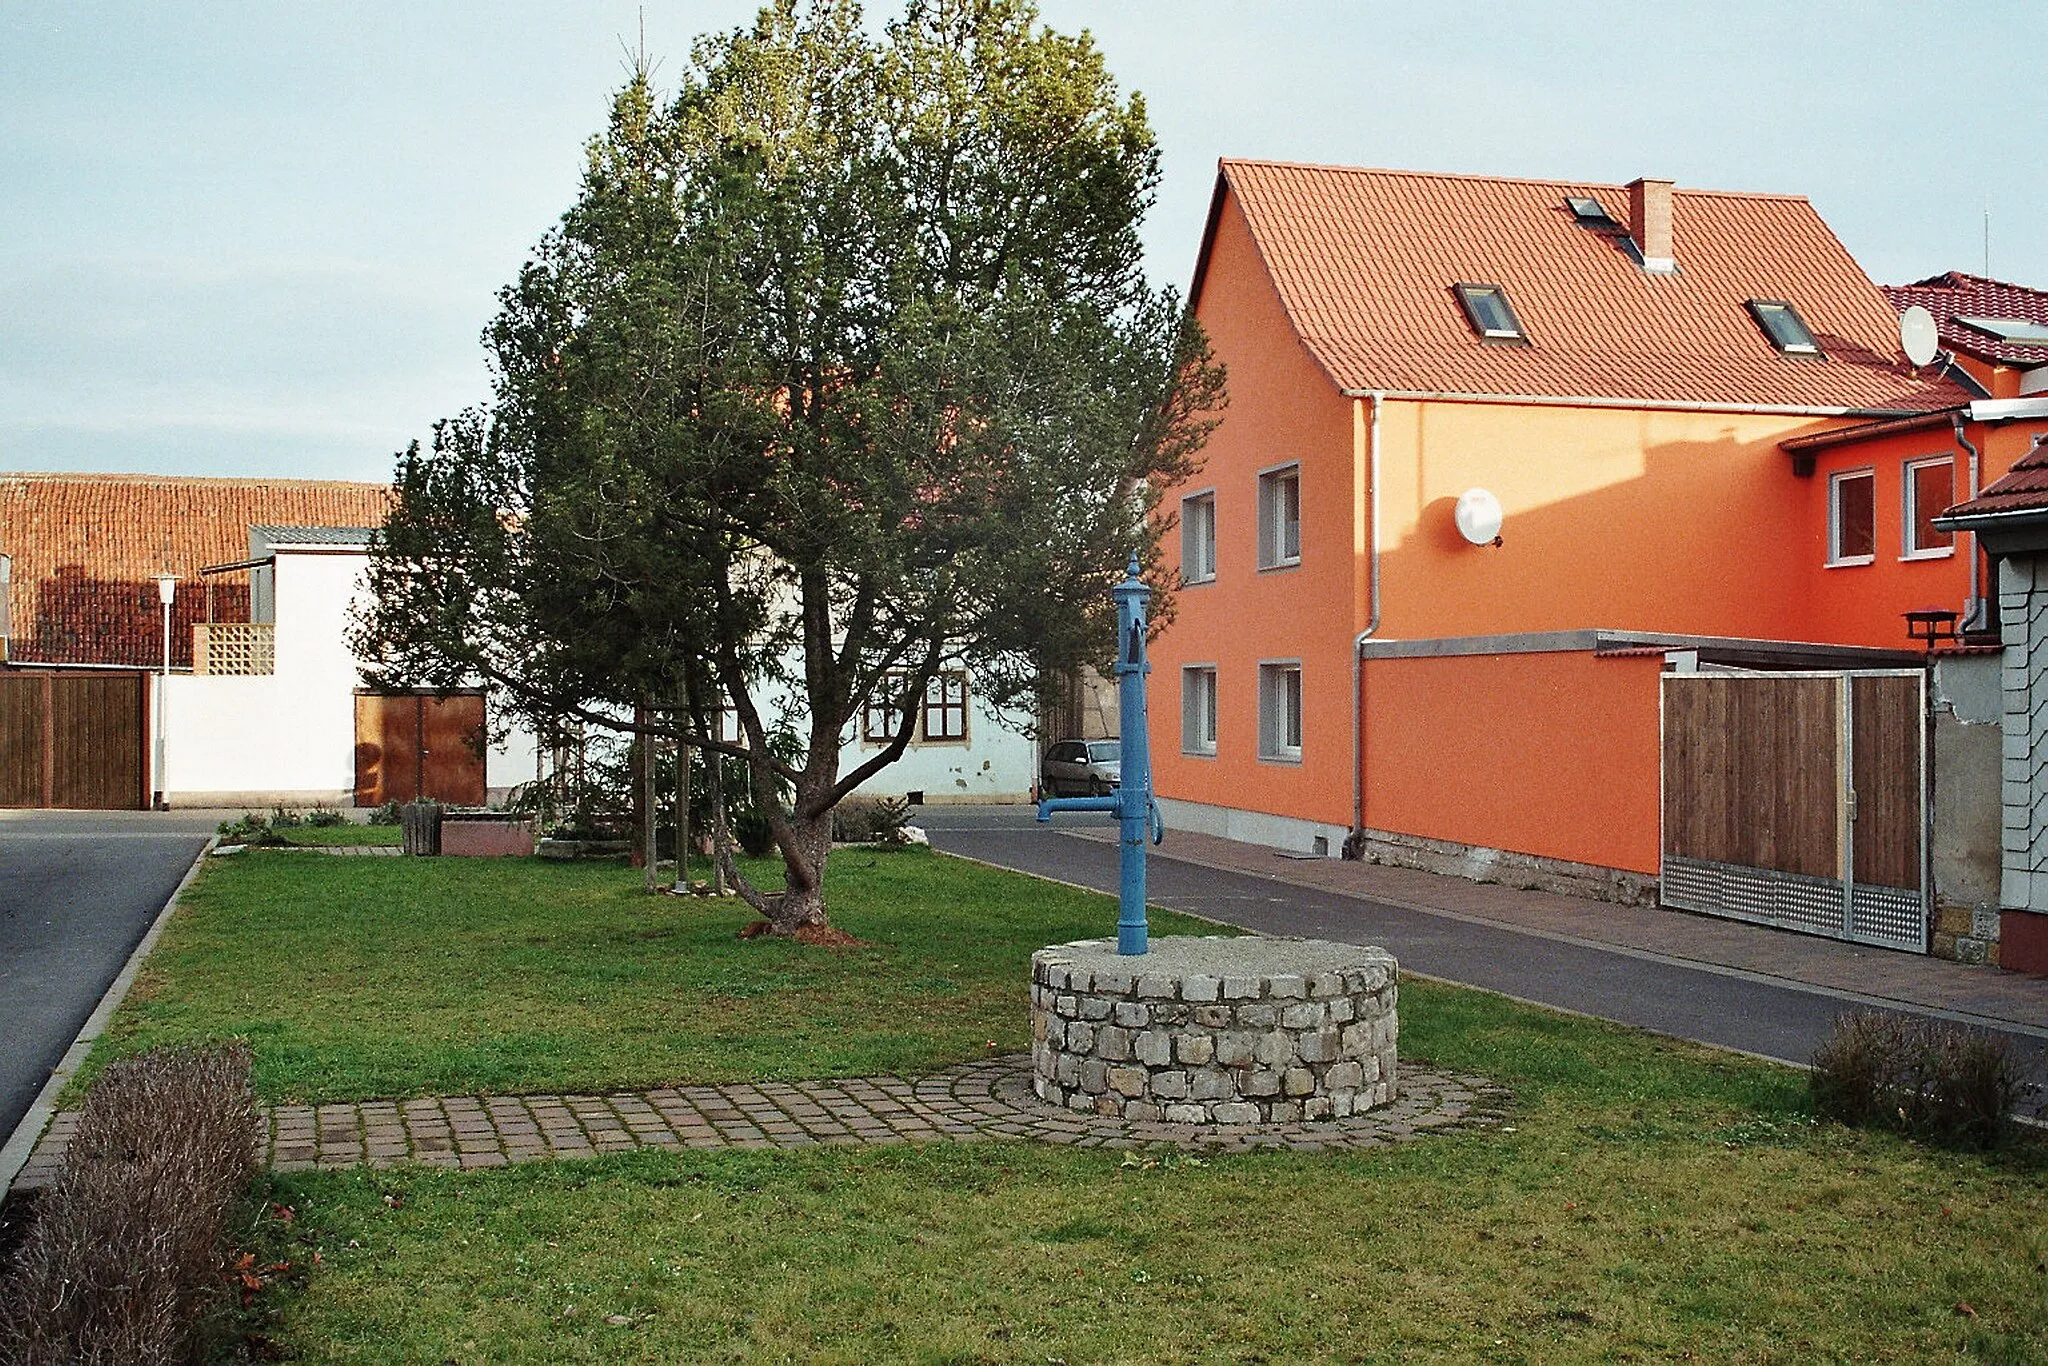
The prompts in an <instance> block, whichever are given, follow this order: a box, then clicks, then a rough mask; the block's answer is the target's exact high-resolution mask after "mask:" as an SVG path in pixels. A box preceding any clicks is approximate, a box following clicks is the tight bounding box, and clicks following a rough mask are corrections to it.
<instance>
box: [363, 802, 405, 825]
mask: <svg viewBox="0 0 2048 1366" xmlns="http://www.w3.org/2000/svg"><path fill="white" fill-rule="evenodd" d="M398 823H399V815H398V803H397V802H386V803H384V805H382V806H380V807H378V808H377V809H376V810H375V811H372V812H371V813H370V824H372V825H397V824H398Z"/></svg>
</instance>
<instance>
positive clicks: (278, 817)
mask: <svg viewBox="0 0 2048 1366" xmlns="http://www.w3.org/2000/svg"><path fill="white" fill-rule="evenodd" d="M305 823H306V818H305V817H304V816H301V815H300V814H299V813H298V812H296V811H292V810H289V809H287V808H285V807H282V806H278V807H273V808H271V812H270V828H271V829H272V830H296V829H298V828H299V827H300V826H302V825H304V824H305Z"/></svg>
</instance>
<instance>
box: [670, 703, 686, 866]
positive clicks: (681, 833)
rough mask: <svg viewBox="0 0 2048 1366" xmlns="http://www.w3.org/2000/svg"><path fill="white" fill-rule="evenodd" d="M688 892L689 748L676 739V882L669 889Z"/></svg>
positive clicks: (679, 738) (679, 739)
mask: <svg viewBox="0 0 2048 1366" xmlns="http://www.w3.org/2000/svg"><path fill="white" fill-rule="evenodd" d="M669 890H670V891H673V892H679V893H688V892H689V890H690V747H689V745H687V744H685V743H684V742H683V738H682V737H681V736H680V735H678V736H677V737H676V881H675V886H673V887H671V888H670V889H669Z"/></svg>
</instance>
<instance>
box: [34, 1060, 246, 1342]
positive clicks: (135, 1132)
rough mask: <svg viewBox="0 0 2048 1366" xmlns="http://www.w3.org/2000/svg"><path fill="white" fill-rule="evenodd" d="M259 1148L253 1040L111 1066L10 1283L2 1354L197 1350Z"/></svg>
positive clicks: (221, 1291) (215, 1303) (216, 1304)
mask: <svg viewBox="0 0 2048 1366" xmlns="http://www.w3.org/2000/svg"><path fill="white" fill-rule="evenodd" d="M256 1145H257V1118H256V1107H255V1102H254V1099H253V1097H252V1096H251V1094H250V1090H249V1051H248V1049H247V1048H245V1047H243V1046H242V1045H239V1044H236V1045H232V1046H215V1047H207V1048H164V1049H156V1050H153V1051H151V1052H148V1053H144V1054H141V1055H140V1056H138V1057H134V1058H129V1059H126V1060H125V1061H122V1062H117V1063H114V1064H112V1065H111V1066H109V1067H108V1068H107V1070H106V1071H105V1072H104V1073H102V1074H101V1076H100V1079H99V1081H98V1082H97V1083H95V1084H94V1086H93V1088H92V1092H91V1094H90V1095H88V1096H87V1097H86V1102H85V1108H84V1111H83V1113H82V1114H81V1115H80V1116H79V1121H78V1128H77V1130H76V1131H75V1132H74V1133H73V1135H72V1139H71V1143H70V1146H69V1147H68V1148H67V1149H66V1151H65V1155H64V1163H63V1166H62V1167H61V1168H60V1170H59V1171H58V1173H57V1179H56V1183H55V1184H54V1185H53V1186H52V1187H51V1188H50V1189H49V1190H47V1191H46V1192H44V1194H43V1196H42V1199H41V1200H40V1201H39V1202H38V1204H37V1206H36V1215H35V1222H34V1224H33V1225H32V1226H31V1227H30V1228H29V1230H28V1232H27V1234H26V1236H25V1237H24V1238H23V1240H22V1243H21V1246H20V1248H19V1249H18V1250H17V1251H16V1253H15V1258H14V1264H13V1266H12V1268H11V1269H10V1270H9V1272H8V1275H7V1278H6V1280H5V1281H4V1282H0V1360H4V1361H7V1362H9V1363H22V1364H23V1366H28V1364H29V1363H36V1364H37V1366H40V1363H46V1362H47V1363H56V1362H79V1363H85V1362H107V1363H114V1362H121V1363H131V1362H143V1363H158V1362H165V1363H167V1362H174V1361H187V1360H191V1359H193V1358H195V1357H196V1356H197V1355H199V1352H198V1348H199V1346H200V1342H199V1338H200V1335H201V1332H202V1329H203V1326H204V1324H205V1321H206V1318H207V1316H208V1315H209V1313H211V1312H212V1311H213V1310H215V1309H217V1308H220V1307H224V1306H225V1304H226V1302H227V1300H226V1292H227V1285H228V1282H227V1278H226V1274H225V1273H226V1271H227V1268H228V1250H229V1249H228V1241H227V1232H228V1226H229V1222H230V1220H231V1218H232V1216H233V1214H234V1210H235V1206H236V1204H237V1203H238V1201H239V1200H240V1199H241V1198H242V1196H243V1194H244V1192H245V1191H246V1190H247V1188H248V1185H249V1181H250V1179H251V1178H252V1177H253V1176H254V1175H255V1173H256Z"/></svg>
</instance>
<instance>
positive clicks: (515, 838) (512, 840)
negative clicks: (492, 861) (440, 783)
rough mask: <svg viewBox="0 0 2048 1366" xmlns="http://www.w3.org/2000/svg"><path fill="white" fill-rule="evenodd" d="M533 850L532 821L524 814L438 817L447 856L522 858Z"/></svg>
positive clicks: (443, 849) (442, 851)
mask: <svg viewBox="0 0 2048 1366" xmlns="http://www.w3.org/2000/svg"><path fill="white" fill-rule="evenodd" d="M532 852H533V822H532V820H530V819H527V818H525V817H519V818H512V817H506V816H470V815H464V814H462V813H460V812H446V813H444V814H443V815H442V817H441V853H442V855H443V856H444V857H448V858H525V857H526V856H527V855H529V854H531V853H532Z"/></svg>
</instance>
